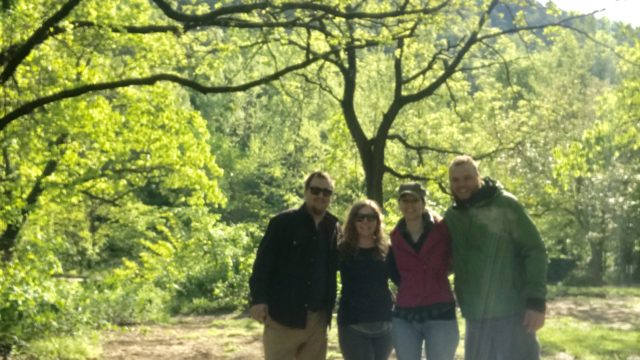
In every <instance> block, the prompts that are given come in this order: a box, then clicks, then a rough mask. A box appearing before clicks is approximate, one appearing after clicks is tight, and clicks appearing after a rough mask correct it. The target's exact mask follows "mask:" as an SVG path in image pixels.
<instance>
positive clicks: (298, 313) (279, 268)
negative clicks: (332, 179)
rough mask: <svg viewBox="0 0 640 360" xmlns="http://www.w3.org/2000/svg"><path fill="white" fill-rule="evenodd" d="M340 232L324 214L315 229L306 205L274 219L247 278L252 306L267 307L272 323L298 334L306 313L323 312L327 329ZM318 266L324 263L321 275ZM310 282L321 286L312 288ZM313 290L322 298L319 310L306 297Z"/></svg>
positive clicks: (334, 295)
mask: <svg viewBox="0 0 640 360" xmlns="http://www.w3.org/2000/svg"><path fill="white" fill-rule="evenodd" d="M339 232H340V226H339V223H338V219H337V218H336V217H335V216H334V215H332V214H330V213H328V212H327V213H326V214H325V216H324V218H323V219H322V221H321V222H320V224H318V228H316V226H315V222H314V221H313V217H312V216H311V214H309V212H308V211H307V208H306V205H305V204H303V205H302V206H301V207H300V208H298V209H293V210H288V211H285V212H282V213H280V214H278V215H276V216H275V217H273V218H272V219H271V221H269V225H268V227H267V231H266V232H265V234H264V237H263V238H262V241H261V242H260V246H259V248H258V252H257V255H256V259H255V262H254V264H253V272H252V274H251V277H250V279H249V290H250V294H249V296H250V299H249V300H250V303H251V305H255V304H267V306H268V307H269V316H270V317H271V318H272V319H273V320H275V321H277V322H278V323H280V324H282V325H286V326H289V327H293V328H300V329H303V328H305V326H306V320H307V311H308V310H325V311H326V314H327V324H329V323H330V320H331V313H332V311H333V307H334V305H335V301H336V272H337V261H338V255H337V254H338V253H337V238H338V234H339ZM319 246H324V248H323V249H322V248H319ZM322 254H324V255H325V256H322ZM319 257H323V258H324V260H322V259H320V258H319ZM319 261H324V262H325V263H324V265H325V269H326V276H324V275H325V274H320V275H321V276H318V272H317V271H315V270H316V269H317V264H318V262H319ZM314 279H315V281H316V282H317V281H318V279H323V282H324V283H323V284H314V283H313V280H314ZM318 289H320V290H322V292H323V293H324V297H323V298H322V300H321V301H320V307H321V309H317V308H316V309H310V305H313V304H310V301H313V299H311V298H310V294H314V293H317V292H318Z"/></svg>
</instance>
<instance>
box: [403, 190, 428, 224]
mask: <svg viewBox="0 0 640 360" xmlns="http://www.w3.org/2000/svg"><path fill="white" fill-rule="evenodd" d="M398 206H399V207H400V212H402V216H403V217H404V219H405V220H415V219H419V218H421V217H422V211H423V210H424V203H423V202H422V199H420V198H419V197H417V196H413V195H411V194H404V195H402V196H401V197H400V199H398Z"/></svg>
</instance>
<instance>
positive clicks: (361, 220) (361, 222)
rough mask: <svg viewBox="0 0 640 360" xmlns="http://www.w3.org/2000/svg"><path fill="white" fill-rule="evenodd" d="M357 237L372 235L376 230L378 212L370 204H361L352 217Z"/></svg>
mask: <svg viewBox="0 0 640 360" xmlns="http://www.w3.org/2000/svg"><path fill="white" fill-rule="evenodd" d="M353 220H354V222H355V225H356V231H357V233H358V237H359V238H366V237H372V236H374V235H376V233H377V230H378V224H379V219H378V214H377V213H376V211H375V210H374V209H372V208H371V207H370V206H363V207H362V208H360V210H358V213H357V214H356V215H355V217H354V219H353Z"/></svg>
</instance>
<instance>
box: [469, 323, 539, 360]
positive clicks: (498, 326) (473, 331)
mask: <svg viewBox="0 0 640 360" xmlns="http://www.w3.org/2000/svg"><path fill="white" fill-rule="evenodd" d="M523 319H524V315H516V316H509V317H505V318H499V319H487V320H467V331H466V336H465V341H464V358H465V359H466V360H538V359H540V346H539V344H538V339H536V335H535V334H530V333H528V332H527V331H526V329H525V327H524V326H522V321H523Z"/></svg>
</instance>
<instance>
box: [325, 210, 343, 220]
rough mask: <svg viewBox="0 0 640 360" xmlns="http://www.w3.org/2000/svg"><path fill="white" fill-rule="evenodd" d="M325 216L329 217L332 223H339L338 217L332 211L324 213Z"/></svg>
mask: <svg viewBox="0 0 640 360" xmlns="http://www.w3.org/2000/svg"><path fill="white" fill-rule="evenodd" d="M325 216H326V217H327V218H328V219H329V221H331V222H332V223H339V222H340V219H338V217H337V216H335V215H333V214H332V213H330V212H328V211H327V213H326V214H325Z"/></svg>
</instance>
